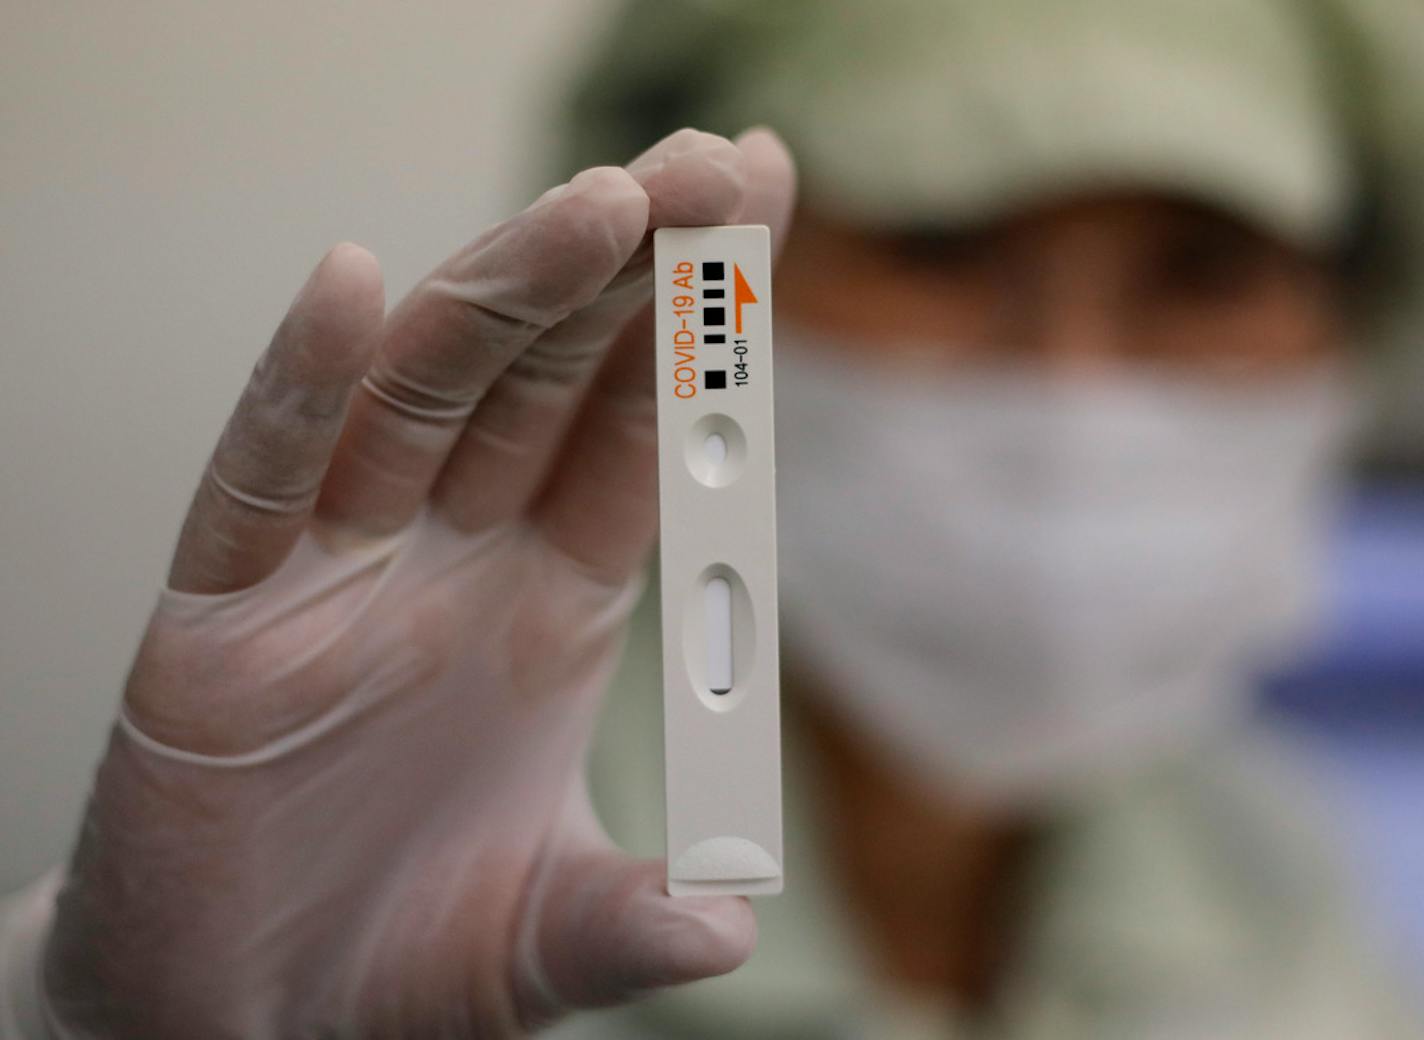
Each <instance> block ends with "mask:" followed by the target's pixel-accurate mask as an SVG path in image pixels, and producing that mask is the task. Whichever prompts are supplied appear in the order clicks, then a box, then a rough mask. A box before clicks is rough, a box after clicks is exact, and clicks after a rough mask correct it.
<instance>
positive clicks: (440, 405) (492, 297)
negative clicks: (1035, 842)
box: [317, 166, 648, 534]
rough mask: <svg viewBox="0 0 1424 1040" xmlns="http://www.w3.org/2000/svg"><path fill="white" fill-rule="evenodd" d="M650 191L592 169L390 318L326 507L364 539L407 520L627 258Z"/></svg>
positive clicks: (605, 169) (623, 176) (433, 277)
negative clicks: (475, 415) (521, 366)
mask: <svg viewBox="0 0 1424 1040" xmlns="http://www.w3.org/2000/svg"><path fill="white" fill-rule="evenodd" d="M647 221H648V197H647V194H646V193H645V192H644V191H643V189H642V186H641V185H639V184H638V182H637V181H635V180H634V179H633V178H632V177H631V176H630V175H629V174H628V172H627V171H626V170H623V169H620V168H617V167H609V166H601V167H595V168H593V169H589V170H584V171H583V172H582V173H580V174H578V175H577V176H576V177H574V178H573V179H572V180H571V181H569V182H568V184H566V185H562V186H561V187H558V188H554V189H552V190H550V191H548V192H545V193H544V195H542V196H541V197H540V198H539V199H537V200H536V201H535V202H534V203H533V204H532V205H531V206H529V207H528V208H527V209H525V210H524V211H523V212H522V213H520V214H518V215H516V216H515V217H513V218H511V219H510V220H507V221H505V222H504V223H502V224H499V225H497V226H496V227H494V228H492V229H491V230H489V231H487V232H486V233H485V234H483V235H481V236H479V237H478V238H477V239H475V241H474V242H472V243H471V244H470V245H469V246H467V247H466V248H465V249H463V250H462V251H460V252H459V253H457V254H456V255H455V256H453V257H451V258H450V259H449V260H447V261H446V262H445V263H444V264H442V265H441V266H440V267H438V268H437V269H436V270H435V271H434V272H432V273H431V274H430V275H429V276H428V277H426V278H425V279H424V280H423V281H422V282H421V283H420V284H419V285H417V286H416V287H415V289H413V290H412V291H411V293H410V295H408V296H407V297H406V298H405V299H404V300H403V301H402V302H401V303H400V305H399V306H398V307H397V308H396V309H395V311H394V312H392V314H391V316H390V317H389V319H388V320H387V322H386V329H385V333H384V336H383V339H382V343H381V346H380V349H379V351H378V352H377V354H376V357H375V359H374V361H373V362H372V364H371V368H370V371H369V372H368V373H367V374H366V377H365V378H364V379H363V380H362V382H361V386H362V392H361V393H360V394H358V395H357V397H356V399H355V401H354V402H353V404H352V408H351V416H350V418H349V419H348V421H347V424H346V428H345V429H344V431H343V432H342V435H341V440H340V442H339V443H338V445H337V449H336V453H335V455H334V457H333V459H332V464H331V470H330V473H329V474H328V477H327V481H326V484H325V486H324V487H323V489H322V494H321V499H320V501H319V502H318V505H317V512H318V515H319V516H320V518H321V519H322V520H323V522H325V523H327V524H330V525H336V526H340V527H345V528H348V529H354V530H355V531H357V532H361V533H365V534H387V533H390V532H392V531H395V530H397V529H399V528H400V527H402V526H403V525H405V524H406V523H407V522H408V521H409V520H410V519H411V518H412V517H413V516H414V515H415V513H416V511H417V510H418V509H419V508H420V507H421V505H422V504H423V503H424V502H425V499H426V497H427V495H428V494H429V491H430V487H431V485H432V483H433V482H434V480H435V477H436V474H437V473H438V472H439V470H440V467H441V466H442V465H443V463H444V461H445V457H446V455H447V454H448V452H449V450H450V447H451V445H453V444H454V443H455V440H456V438H457V437H458V436H459V434H460V431H461V430H462V429H463V428H464V426H465V422H466V420H467V419H468V418H469V416H470V414H471V413H472V412H473V411H474V410H475V407H476V405H477V403H478V402H479V400H480V399H481V398H482V397H483V396H484V394H485V392H486V391H487V390H488V389H489V387H490V385H491V384H492V383H493V382H494V381H495V379H496V378H497V377H498V376H499V374H500V373H501V372H502V371H504V369H505V367H506V366H507V365H508V364H509V363H510V361H512V360H513V359H514V358H515V357H517V356H518V355H519V354H520V353H521V352H522V351H524V350H525V349H526V348H528V347H529V345H530V344H532V343H534V342H535V341H536V340H537V339H538V338H539V337H540V336H542V335H543V334H544V333H545V332H546V331H547V330H549V329H551V328H553V327H555V326H556V325H558V324H559V323H560V322H561V321H563V320H564V319H565V318H566V317H568V316H569V315H570V314H572V313H574V312H575V311H577V310H579V309H580V308H582V307H585V306H587V305H588V304H590V303H592V302H593V301H594V300H596V299H597V298H598V296H599V294H600V293H602V292H603V291H604V289H605V288H607V286H608V284H609V283H610V282H611V281H612V280H613V278H614V276H615V275H617V273H618V272H619V270H621V269H622V267H623V265H624V264H625V263H627V261H628V258H629V257H630V256H632V254H633V251H634V250H635V249H636V248H637V246H638V243H639V242H640V241H641V240H642V238H643V232H644V230H645V229H646V227H647Z"/></svg>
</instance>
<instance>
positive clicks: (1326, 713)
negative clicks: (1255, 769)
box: [1263, 486, 1424, 738]
mask: <svg viewBox="0 0 1424 1040" xmlns="http://www.w3.org/2000/svg"><path fill="white" fill-rule="evenodd" d="M1328 567H1329V572H1328V576H1327V589H1328V604H1327V616H1326V627H1325V631H1324V633H1323V635H1322V638H1321V640H1320V641H1319V643H1318V644H1317V645H1316V646H1315V648H1314V649H1313V650H1312V651H1311V652H1310V653H1309V654H1308V655H1307V656H1306V657H1305V658H1304V659H1302V660H1300V661H1298V662H1296V663H1295V664H1294V665H1293V666H1292V667H1291V668H1290V669H1289V670H1287V671H1285V672H1282V673H1279V674H1276V675H1273V676H1271V677H1269V678H1267V679H1266V680H1265V681H1264V683H1263V688H1264V694H1265V698H1266V703H1267V705H1268V706H1269V707H1271V708H1273V709H1276V710H1280V711H1284V712H1286V713H1287V714H1289V715H1292V716H1295V717H1298V718H1302V719H1306V720H1309V721H1312V722H1317V723H1321V724H1329V725H1331V726H1341V725H1346V726H1351V727H1359V726H1365V727H1373V726H1381V725H1382V726H1386V727H1388V728H1389V729H1391V730H1395V731H1397V730H1398V728H1399V727H1401V726H1403V727H1407V728H1409V729H1412V730H1416V731H1418V732H1419V733H1420V735H1421V738H1424V487H1415V486H1386V487H1377V488H1369V489H1365V490H1362V491H1361V492H1359V493H1358V494H1357V495H1356V496H1355V497H1354V499H1353V500H1351V501H1350V502H1349V503H1348V504H1347V506H1346V507H1345V509H1344V512H1343V514H1342V516H1341V518H1340V524H1339V527H1338V528H1337V532H1336V536H1335V539H1334V542H1333V544H1332V546H1331V548H1330V555H1329V563H1328Z"/></svg>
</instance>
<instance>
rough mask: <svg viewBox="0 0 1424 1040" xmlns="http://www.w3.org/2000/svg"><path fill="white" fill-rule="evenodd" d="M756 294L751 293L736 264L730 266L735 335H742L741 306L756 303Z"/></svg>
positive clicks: (750, 288)
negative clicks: (735, 326) (735, 324)
mask: <svg viewBox="0 0 1424 1040" xmlns="http://www.w3.org/2000/svg"><path fill="white" fill-rule="evenodd" d="M756 302H757V298H756V293H754V292H752V287H751V286H750V285H748V284H747V280H746V278H745V277H744V276H743V275H742V269H741V268H740V267H738V266H737V265H736V264H733V265H732V307H733V313H734V314H735V321H736V323H737V335H739V336H740V335H741V333H742V304H744V303H756Z"/></svg>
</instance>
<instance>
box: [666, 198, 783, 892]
mask: <svg viewBox="0 0 1424 1040" xmlns="http://www.w3.org/2000/svg"><path fill="white" fill-rule="evenodd" d="M654 251H655V257H654V270H655V275H656V279H657V281H656V299H657V346H656V349H657V399H658V478H659V484H658V498H659V503H660V507H661V528H662V531H661V588H662V625H663V633H662V634H663V702H664V738H665V758H666V763H667V858H668V891H669V893H670V894H672V895H674V896H683V895H707V894H714V893H727V894H740V895H770V894H774V893H776V892H780V891H781V889H782V883H783V873H784V871H783V862H782V836H781V724H780V710H781V709H780V677H779V668H780V664H779V653H778V646H777V618H776V611H777V605H776V501H775V475H776V459H775V445H774V442H773V436H772V433H773V430H772V371H771V251H770V234H769V232H768V231H767V229H766V228H765V227H762V226H760V225H756V226H741V227H709V228H662V229H660V230H658V231H657V232H656V233H655V235H654Z"/></svg>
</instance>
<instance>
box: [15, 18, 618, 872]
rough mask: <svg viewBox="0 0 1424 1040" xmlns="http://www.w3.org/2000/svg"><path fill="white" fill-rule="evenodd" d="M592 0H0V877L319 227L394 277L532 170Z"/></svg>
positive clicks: (38, 827) (68, 827)
mask: <svg viewBox="0 0 1424 1040" xmlns="http://www.w3.org/2000/svg"><path fill="white" fill-rule="evenodd" d="M605 10H606V5H605V4H604V3H603V2H600V0H540V2H538V3H530V2H521V0H443V2H437V3H424V4H411V5H406V4H390V3H382V2H379V0H357V2H351V3H334V2H321V3H318V2H312V3H291V2H276V0H260V2H255V3H254V2H245V3H242V4H234V5H227V4H203V3H197V4H195V3H187V2H181V0H136V2H132V3H123V4H95V3H78V2H73V0H8V2H7V3H6V4H5V5H4V9H3V12H0V70H2V71H0V84H2V85H3V91H0V344H3V346H0V359H3V360H0V480H2V481H3V487H4V496H3V499H0V503H3V504H0V892H3V891H4V890H6V889H9V888H13V887H15V886H17V885H19V884H21V883H22V882H24V881H26V880H28V879H29V878H31V877H32V876H34V875H35V874H37V873H38V872H40V871H42V870H43V869H44V868H45V867H47V866H48V865H50V864H52V863H54V862H56V861H58V860H59V859H60V858H61V857H62V856H64V855H65V853H66V851H67V849H68V847H69V844H70V841H71V839H72V836H73V833H74V829H75V826H76V824H77V822H78V815H79V812H80V808H81V805H82V802H83V798H84V795H85V792H86V790H87V788H88V784H89V779H90V773H91V770H92V768H93V765H94V763H95V760H96V758H97V756H98V755H99V753H100V750H101V747H102V743H103V740H104V738H105V734H106V731H107V727H108V722H109V719H110V718H111V717H112V713H113V711H114V707H115V705H116V703H117V698H118V695H119V691H120V689H121V686H122V683H123V679H124V673H125V670H126V668H127V666H128V662H129V659H130V657H131V655H132V653H133V650H134V647H135V645H136V643H137V640H138V637H139V634H140V632H141V630H142V626H143V624H144V621H145V619H146V617H147V614H148V611H149V609H150V607H151V605H152V602H153V597H154V595H155V593H156V590H157V589H158V587H159V585H160V583H161V582H162V579H163V575H164V572H165V570H166V566H167V560H168V555H169V550H170V548H171V545H172V542H173V539H174V537H175V535H176V533H177V530H178V525H179V522H180V521H181V520H182V516H183V512H184V509H185V508H186V505H187V500H188V497H189V495H190V494H191V492H192V489H193V486H194V484H195V483H196V481H197V478H198V476H199V474H200V472H201V469H202V466H203V463H204V462H205V460H206V457H207V453H208V451H209V449H210V447H211V445H212V443H213V441H214V440H215V438H216V437H217V434H218V432H219V430H220V429H221V426H222V423H223V421H224V419H225V418H226V416H227V413H228V410H229V408H230V407H231V405H232V404H233V402H234V401H235V400H236V398H237V395H238V393H239V391H240V390H241V388H242V385H243V383H244V382H245V381H246V378H247V374H248V371H249V370H250V368H251V366H252V364H253V362H254V361H255V360H256V359H257V356H258V354H259V353H260V352H261V351H262V348H263V347H264V346H265V345H266V342H267V339H268V337H269V336H270V334H271V332H272V330H273V329H274V328H275V327H276V324H277V322H278V320H279V319H280V318H281V316H282V313H283V311H284V310H285V309H286V306H287V303H288V302H289V300H290V298H291V296H292V295H293V294H294V293H295V292H296V290H297V289H298V288H299V287H300V286H301V284H302V282H303V280H304V279H305V277H306V275H307V273H308V271H309V270H310V268H311V267H312V265H313V264H315V262H316V261H317V260H318V259H319V258H320V256H321V255H322V253H323V252H324V251H325V250H326V248H327V247H328V246H329V245H331V244H332V243H335V242H337V241H340V240H342V239H351V240H354V241H357V242H360V243H362V244H363V245H365V246H367V247H368V248H369V249H371V250H372V251H373V252H374V253H375V254H376V255H377V256H378V257H379V258H380V260H381V262H382V266H383V267H384V269H385V273H386V284H387V293H388V297H389V299H390V301H391V302H392V303H393V302H394V301H395V300H396V299H398V298H399V296H400V295H401V294H403V293H404V292H405V291H406V290H407V289H408V288H409V287H410V286H411V284H412V283H413V282H414V281H415V280H416V279H417V278H418V277H419V276H420V275H421V274H423V273H424V272H425V271H426V270H427V269H429V268H430V267H431V266H433V265H434V264H435V263H436V262H438V261H439V260H440V259H442V258H443V257H444V256H446V255H447V254H448V253H450V252H451V251H453V250H454V249H455V248H457V247H458V246H459V245H461V244H462V243H463V242H465V241H466V240H468V239H469V238H470V237H471V236H473V235H474V234H475V233H476V232H478V231H479V230H480V229H481V228H482V227H484V226H485V225H487V224H488V223H490V222H492V221H493V220H495V219H497V218H498V217H500V216H501V215H503V214H504V213H505V212H506V211H507V210H509V209H511V208H512V207H514V208H517V207H518V206H520V205H522V204H523V203H524V202H525V201H527V200H528V199H531V198H532V197H534V196H535V195H537V194H538V193H539V191H540V190H541V189H542V187H543V186H544V185H541V184H539V183H537V182H536V180H534V179H533V178H530V177H529V176H528V174H529V172H530V171H531V170H534V169H537V167H538V160H539V158H540V157H541V156H543V155H547V154H548V152H549V142H550V137H549V134H550V132H551V131H550V127H549V120H548V119H547V113H548V111H549V104H550V101H551V97H552V94H553V91H552V89H551V83H553V82H555V81H557V80H558V79H559V78H560V77H561V76H562V75H564V74H566V69H567V64H568V60H569V58H570V56H571V55H574V54H576V53H577V52H578V49H579V47H580V46H581V45H582V43H583V40H584V39H585V38H586V37H587V35H588V33H589V32H590V31H593V30H596V28H597V26H598V25H599V23H600V19H601V17H602V15H603V12H604V11H605Z"/></svg>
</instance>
